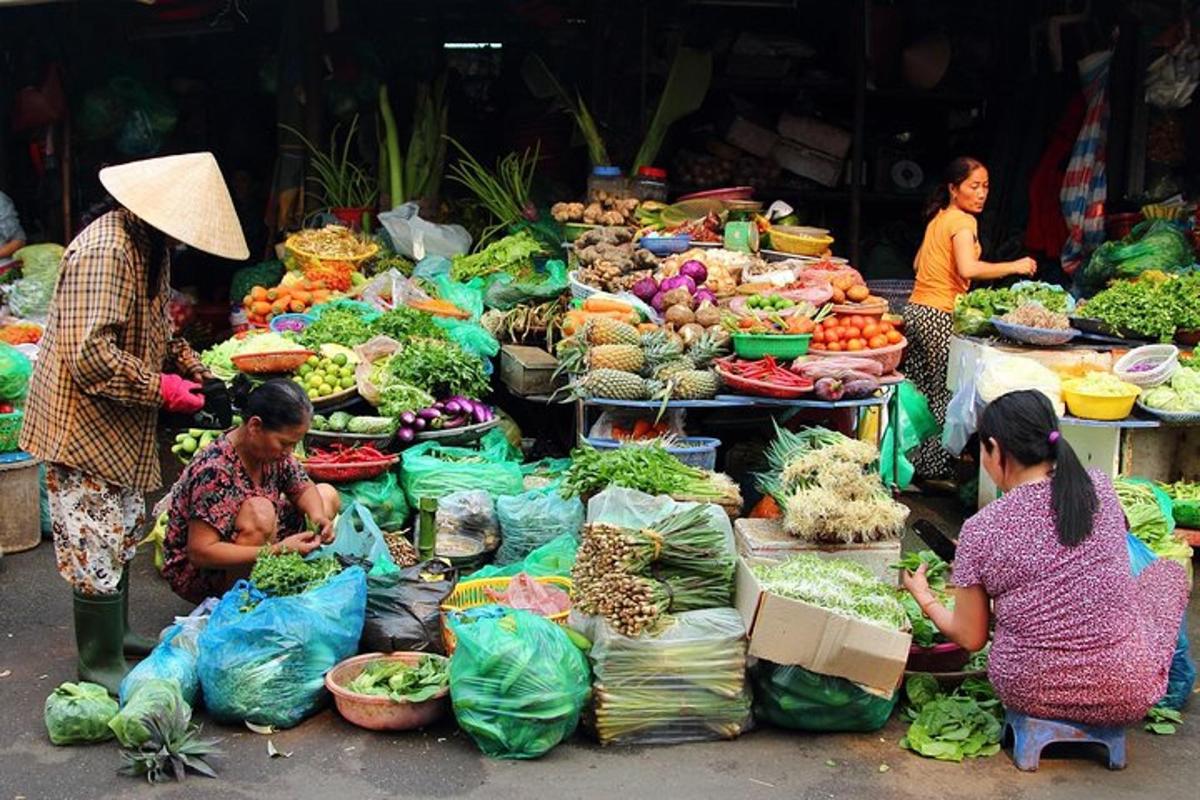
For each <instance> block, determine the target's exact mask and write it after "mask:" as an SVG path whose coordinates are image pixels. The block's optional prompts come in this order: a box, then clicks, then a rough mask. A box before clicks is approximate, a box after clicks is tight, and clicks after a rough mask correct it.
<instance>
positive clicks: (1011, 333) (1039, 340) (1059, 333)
mask: <svg viewBox="0 0 1200 800" xmlns="http://www.w3.org/2000/svg"><path fill="white" fill-rule="evenodd" d="M992 325H993V326H995V328H996V330H998V331H999V332H1000V335H1001V336H1004V337H1005V338H1007V339H1012V340H1013V341H1015V342H1024V343H1025V344H1032V345H1037V346H1039V347H1054V346H1055V345H1060V344H1066V343H1067V342H1069V341H1071V340H1072V339H1074V338H1075V337H1076V336H1078V335H1079V331H1077V330H1075V329H1074V328H1067V329H1065V330H1059V329H1055V328H1032V327H1030V326H1028V325H1014V324H1013V323H1011V322H1005V321H1004V320H1002V319H1000V318H999V317H992Z"/></svg>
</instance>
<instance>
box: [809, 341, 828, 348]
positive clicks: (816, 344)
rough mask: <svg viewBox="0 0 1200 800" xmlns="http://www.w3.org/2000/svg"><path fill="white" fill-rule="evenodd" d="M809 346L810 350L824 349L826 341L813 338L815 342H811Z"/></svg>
mask: <svg viewBox="0 0 1200 800" xmlns="http://www.w3.org/2000/svg"><path fill="white" fill-rule="evenodd" d="M808 348H809V349H810V350H824V349H825V342H818V341H816V340H813V343H812V344H810V345H809V346H808Z"/></svg>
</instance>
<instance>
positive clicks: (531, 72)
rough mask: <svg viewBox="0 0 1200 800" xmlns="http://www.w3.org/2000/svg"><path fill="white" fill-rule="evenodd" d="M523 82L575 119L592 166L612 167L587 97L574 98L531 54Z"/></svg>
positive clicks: (522, 74) (522, 68) (537, 57)
mask: <svg viewBox="0 0 1200 800" xmlns="http://www.w3.org/2000/svg"><path fill="white" fill-rule="evenodd" d="M521 78H522V79H523V80H524V81H525V86H526V87H527V88H528V89H529V93H530V94H532V95H533V96H534V97H536V98H538V99H539V100H550V99H553V100H555V101H557V103H558V105H559V107H561V109H562V110H563V111H565V112H567V113H568V114H570V115H571V117H572V119H574V120H575V125H576V127H577V128H578V129H579V134H580V135H581V136H582V137H583V140H584V142H585V143H586V144H587V149H588V157H589V158H590V159H591V161H592V166H606V165H608V164H611V163H612V161H611V160H610V159H609V157H608V148H607V147H606V146H605V144H604V138H603V137H602V136H601V135H600V128H599V126H598V125H596V120H595V118H594V117H592V114H591V112H590V111H588V107H587V105H586V104H585V103H584V102H583V97H581V96H580V95H578V94H576V96H575V97H571V95H570V94H568V93H567V90H566V89H564V88H563V85H562V84H561V83H559V82H558V79H557V78H555V77H554V73H552V72H551V71H550V68H549V67H547V66H546V62H545V61H543V60H542V58H541V56H538V55H534V54H531V55H528V56H526V57H525V60H524V61H523V62H522V63H521Z"/></svg>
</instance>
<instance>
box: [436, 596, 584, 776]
mask: <svg viewBox="0 0 1200 800" xmlns="http://www.w3.org/2000/svg"><path fill="white" fill-rule="evenodd" d="M488 609H500V607H498V606H485V607H484V608H483V610H482V611H483V613H488ZM450 626H451V630H452V631H453V632H454V636H455V638H456V640H457V644H456V646H455V650H454V655H453V656H452V657H451V658H450V697H451V698H452V700H453V703H454V716H455V717H456V718H457V719H458V724H459V726H460V727H461V728H462V729H463V730H465V731H466V732H467V733H468V734H469V735H470V736H471V738H472V739H474V740H475V744H477V745H478V746H479V749H480V750H482V751H483V753H484V754H485V755H488V756H491V757H492V758H537V757H539V756H541V755H544V754H545V753H547V752H549V751H550V750H551V749H552V748H553V747H554V746H555V745H557V744H558V743H559V742H562V741H563V740H564V739H566V738H567V737H569V736H570V735H571V734H572V733H574V732H575V728H576V726H577V725H578V724H579V714H580V712H581V711H582V710H583V704H584V703H585V702H587V699H588V697H589V695H590V694H591V673H590V671H589V669H588V665H587V660H586V659H585V658H584V656H583V653H581V652H580V651H579V648H577V647H576V646H575V645H574V644H572V643H571V640H570V639H569V638H568V637H567V634H566V632H565V631H564V630H563V629H562V628H561V627H560V626H558V625H556V624H554V623H553V622H550V621H549V620H546V619H544V618H542V617H539V616H538V615H537V614H534V613H532V612H529V611H523V610H519V609H500V610H499V611H497V612H496V614H495V615H489V616H487V617H483V618H475V619H472V620H463V619H461V618H457V617H456V618H453V619H452V620H451V622H450Z"/></svg>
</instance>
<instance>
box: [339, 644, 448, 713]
mask: <svg viewBox="0 0 1200 800" xmlns="http://www.w3.org/2000/svg"><path fill="white" fill-rule="evenodd" d="M449 665H450V661H449V659H445V658H442V657H440V656H431V655H426V656H422V657H421V658H420V660H419V661H418V662H417V663H416V664H408V663H406V662H404V661H372V662H371V663H370V664H367V666H366V667H364V668H363V671H362V672H360V673H359V674H358V676H357V677H355V678H354V679H353V680H352V681H350V682H349V683H347V684H346V688H347V689H348V690H349V691H351V692H357V693H358V694H366V695H372V696H378V697H389V698H391V699H392V700H393V701H395V702H397V703H421V702H424V701H425V700H429V699H431V698H432V697H434V696H435V695H437V694H438V692H440V691H442V690H443V689H445V688H446V687H448V686H449V685H450V666H449Z"/></svg>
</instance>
